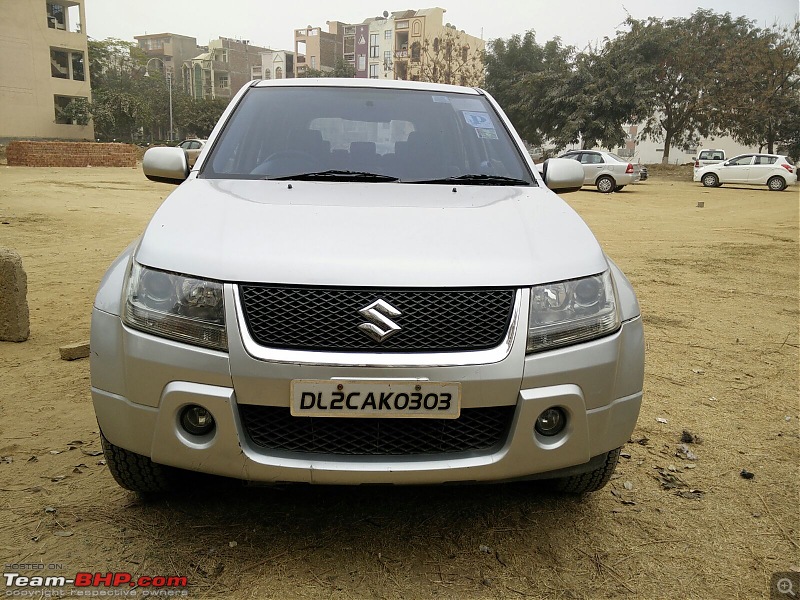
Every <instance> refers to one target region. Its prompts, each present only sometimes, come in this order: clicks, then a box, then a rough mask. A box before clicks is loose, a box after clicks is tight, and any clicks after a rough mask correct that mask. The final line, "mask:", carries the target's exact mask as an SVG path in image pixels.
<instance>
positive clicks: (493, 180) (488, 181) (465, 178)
mask: <svg viewBox="0 0 800 600" xmlns="http://www.w3.org/2000/svg"><path fill="white" fill-rule="evenodd" d="M403 183H445V184H447V183H463V184H465V185H530V182H528V181H524V180H523V179H515V178H514V177H503V176H502V175H484V174H482V173H474V174H471V175H459V176H457V177H443V178H442V179H421V180H419V181H403Z"/></svg>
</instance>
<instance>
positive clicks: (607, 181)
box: [595, 175, 617, 194]
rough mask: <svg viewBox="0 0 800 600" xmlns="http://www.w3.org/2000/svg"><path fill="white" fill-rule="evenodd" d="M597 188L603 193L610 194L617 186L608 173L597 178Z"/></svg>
mask: <svg viewBox="0 0 800 600" xmlns="http://www.w3.org/2000/svg"><path fill="white" fill-rule="evenodd" d="M595 185H597V190H598V191H599V192H601V193H603V194H610V193H611V192H613V191H614V189H615V188H616V187H617V182H616V181H614V180H613V179H612V178H611V177H609V176H608V175H603V176H602V177H600V178H599V179H598V180H597V183H596V184H595Z"/></svg>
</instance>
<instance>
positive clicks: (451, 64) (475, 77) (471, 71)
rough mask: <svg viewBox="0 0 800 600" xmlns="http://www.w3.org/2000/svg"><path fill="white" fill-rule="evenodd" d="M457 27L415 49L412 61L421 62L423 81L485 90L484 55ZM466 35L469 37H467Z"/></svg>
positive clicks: (420, 74) (415, 45) (418, 45)
mask: <svg viewBox="0 0 800 600" xmlns="http://www.w3.org/2000/svg"><path fill="white" fill-rule="evenodd" d="M462 34H463V32H461V31H459V30H457V29H456V28H455V27H452V26H450V27H448V26H445V28H444V29H443V30H442V32H441V33H440V34H439V35H438V36H435V37H434V38H432V39H431V38H425V39H424V40H423V41H422V43H421V44H420V43H419V42H414V44H412V46H411V60H412V61H415V60H416V61H419V79H420V80H421V81H427V82H430V83H445V84H451V85H467V86H473V87H481V86H483V84H484V75H483V61H484V52H483V51H478V50H476V49H474V48H471V47H470V45H469V42H468V41H467V40H466V39H465V38H464V36H463V35H462ZM464 35H465V34H464Z"/></svg>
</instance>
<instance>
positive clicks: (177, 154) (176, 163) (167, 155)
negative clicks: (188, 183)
mask: <svg viewBox="0 0 800 600" xmlns="http://www.w3.org/2000/svg"><path fill="white" fill-rule="evenodd" d="M142 170H143V171H144V175H145V177H147V178H148V179H149V180H151V181H158V182H161V183H172V184H176V185H177V184H179V183H180V182H181V181H184V180H185V179H186V178H187V177H188V176H189V161H188V160H187V158H186V152H185V151H184V149H183V148H150V149H149V150H148V151H147V152H145V153H144V158H143V159H142Z"/></svg>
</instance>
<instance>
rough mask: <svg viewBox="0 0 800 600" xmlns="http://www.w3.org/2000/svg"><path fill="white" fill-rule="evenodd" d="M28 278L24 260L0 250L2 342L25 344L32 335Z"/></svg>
mask: <svg viewBox="0 0 800 600" xmlns="http://www.w3.org/2000/svg"><path fill="white" fill-rule="evenodd" d="M27 296H28V276H27V274H26V273H25V269H23V268H22V258H20V255H19V254H17V252H16V251H14V250H12V249H10V248H0V341H3V342H24V341H25V340H27V339H28V336H29V335H30V333H31V325H30V315H29V314H28V297H27Z"/></svg>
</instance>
